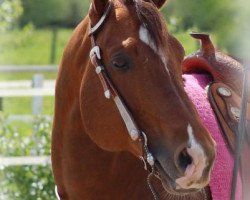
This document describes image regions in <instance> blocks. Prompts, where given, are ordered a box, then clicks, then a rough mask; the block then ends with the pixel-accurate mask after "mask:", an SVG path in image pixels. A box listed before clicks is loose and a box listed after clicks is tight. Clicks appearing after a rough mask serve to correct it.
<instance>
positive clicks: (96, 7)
mask: <svg viewBox="0 0 250 200" xmlns="http://www.w3.org/2000/svg"><path fill="white" fill-rule="evenodd" d="M108 1H109V0H92V7H91V10H92V11H94V12H95V13H96V14H98V15H102V14H103V12H104V10H105V8H106V6H107V4H108Z"/></svg>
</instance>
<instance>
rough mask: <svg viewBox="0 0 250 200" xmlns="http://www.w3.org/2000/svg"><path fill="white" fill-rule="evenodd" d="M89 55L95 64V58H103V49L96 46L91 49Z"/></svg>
mask: <svg viewBox="0 0 250 200" xmlns="http://www.w3.org/2000/svg"><path fill="white" fill-rule="evenodd" d="M89 57H90V60H91V62H92V64H93V65H95V60H94V59H95V58H97V59H98V60H101V59H102V57H101V49H100V47H99V46H94V47H93V48H92V49H91V50H90V53H89Z"/></svg>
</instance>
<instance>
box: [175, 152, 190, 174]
mask: <svg viewBox="0 0 250 200" xmlns="http://www.w3.org/2000/svg"><path fill="white" fill-rule="evenodd" d="M191 163H192V157H191V156H190V155H189V154H188V152H187V148H185V149H183V150H182V151H181V152H180V154H179V156H178V159H177V164H178V167H179V168H180V170H181V171H182V172H185V171H186V169H187V167H188V165H190V164H191Z"/></svg>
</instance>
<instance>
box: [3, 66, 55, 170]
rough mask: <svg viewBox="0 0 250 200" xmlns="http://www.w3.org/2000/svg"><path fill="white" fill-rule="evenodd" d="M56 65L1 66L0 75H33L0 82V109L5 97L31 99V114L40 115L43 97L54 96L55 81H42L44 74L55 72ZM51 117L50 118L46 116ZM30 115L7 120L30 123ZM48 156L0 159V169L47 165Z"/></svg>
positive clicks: (11, 116) (15, 116)
mask: <svg viewBox="0 0 250 200" xmlns="http://www.w3.org/2000/svg"><path fill="white" fill-rule="evenodd" d="M57 71H58V67H57V66H56V65H20V66H16V65H4V66H3V65H2V66H0V73H24V72H29V73H34V76H33V79H32V80H18V81H16V80H14V81H0V109H1V108H2V105H1V103H2V100H3V99H4V98H6V97H26V96H28V97H32V98H33V102H32V108H33V114H40V113H41V111H42V107H43V97H44V96H54V93H55V80H44V76H43V75H42V74H43V73H44V72H57ZM47 117H51V116H47ZM31 119H32V115H10V116H8V120H11V121H12V120H13V121H15V120H18V121H19V120H21V121H27V122H30V121H31ZM48 164H51V158H50V156H22V157H0V169H3V168H4V167H9V166H23V165H48Z"/></svg>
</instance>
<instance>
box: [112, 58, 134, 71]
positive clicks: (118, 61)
mask: <svg viewBox="0 0 250 200" xmlns="http://www.w3.org/2000/svg"><path fill="white" fill-rule="evenodd" d="M111 65H112V67H114V68H116V69H128V68H129V65H130V62H129V59H128V58H127V56H121V55H120V56H115V57H114V58H113V59H112V61H111Z"/></svg>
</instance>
